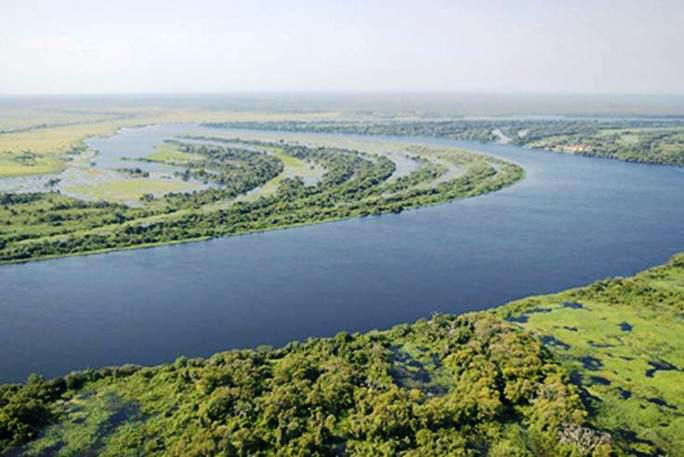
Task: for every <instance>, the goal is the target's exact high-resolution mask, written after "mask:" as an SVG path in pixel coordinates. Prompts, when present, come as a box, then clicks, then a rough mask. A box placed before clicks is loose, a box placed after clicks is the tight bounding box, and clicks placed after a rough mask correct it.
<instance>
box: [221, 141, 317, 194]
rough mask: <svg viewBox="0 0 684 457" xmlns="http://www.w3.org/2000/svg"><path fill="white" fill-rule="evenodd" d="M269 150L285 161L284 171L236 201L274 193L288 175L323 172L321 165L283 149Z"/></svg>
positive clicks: (314, 175) (304, 175)
mask: <svg viewBox="0 0 684 457" xmlns="http://www.w3.org/2000/svg"><path fill="white" fill-rule="evenodd" d="M269 152H270V153H271V154H273V155H274V156H276V157H278V159H280V160H281V161H282V162H283V165H284V167H285V168H284V170H283V172H282V173H280V174H279V175H278V176H276V177H275V178H273V179H271V180H270V181H268V182H267V183H266V184H264V185H263V186H261V187H259V188H258V189H256V190H255V191H254V192H250V193H249V194H246V195H244V196H242V197H238V198H237V199H235V200H234V201H254V200H256V199H258V198H259V197H262V196H266V195H273V194H275V193H276V192H277V191H278V187H279V186H280V183H281V182H282V180H283V179H285V178H287V177H295V176H299V177H301V178H313V177H318V176H320V175H322V174H323V170H322V169H321V168H320V167H318V166H312V165H311V164H309V163H307V162H305V161H303V160H300V159H298V158H296V157H292V156H290V155H287V154H285V153H284V152H283V151H282V150H281V149H278V148H270V149H269Z"/></svg>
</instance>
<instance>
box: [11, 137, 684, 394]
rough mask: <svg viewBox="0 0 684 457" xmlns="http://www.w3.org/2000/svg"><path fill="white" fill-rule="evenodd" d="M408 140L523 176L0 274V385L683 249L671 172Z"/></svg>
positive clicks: (363, 321) (305, 331)
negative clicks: (493, 158) (441, 198)
mask: <svg viewBox="0 0 684 457" xmlns="http://www.w3.org/2000/svg"><path fill="white" fill-rule="evenodd" d="M278 135H281V136H285V135H284V134H282V132H278ZM356 138H358V137H356ZM381 139H382V140H383V141H390V140H392V138H388V137H383V138H381ZM403 141H406V139H404V140H403ZM410 141H430V142H432V143H435V144H450V145H459V146H467V147H469V148H471V149H476V150H480V151H483V152H486V153H490V154H494V155H497V156H500V157H503V158H506V159H508V160H512V161H514V162H516V163H519V164H521V165H522V166H523V167H525V169H526V170H527V178H526V179H525V180H524V181H522V182H521V183H519V184H517V185H515V186H513V187H510V188H507V189H504V190H502V191H500V192H496V193H494V194H489V195H485V196H482V197H478V198H473V199H468V200H462V201H458V202H454V203H449V204H443V205H438V206H434V207H429V208H423V209H419V210H413V211H407V212H404V213H403V214H399V215H387V216H381V217H368V218H364V219H353V220H347V221H342V222H336V223H328V224H322V225H315V226H308V227H303V228H296V229H291V230H279V231H273V232H268V233H262V234H256V235H248V236H240V237H233V238H223V239H216V240H212V241H208V242H201V243H192V244H185V245H177V246H167V247H160V248H154V249H144V250H135V251H123V252H117V253H111V254H104V255H94V256H86V257H74V258H66V259H58V260H50V261H44V262H35V263H29V264H24V265H8V266H2V267H0V284H2V292H1V293H0V381H16V380H22V379H25V377H26V375H27V374H28V373H30V372H40V373H43V374H45V375H48V376H54V375H59V374H63V373H65V372H67V371H69V370H73V369H83V368H86V367H100V366H104V365H112V364H121V363H125V362H135V363H142V364H155V363H160V362H164V361H170V360H173V359H174V358H175V357H177V356H180V355H186V356H204V355H208V354H211V353H213V352H216V351H220V350H224V349H229V348H235V347H250V346H255V345H258V344H273V345H280V344H284V343H286V342H287V341H289V340H292V339H301V338H305V337H308V336H319V335H334V334H335V333H336V332H338V331H340V330H350V331H356V330H359V331H361V330H367V329H371V328H385V327H388V326H390V325H392V324H395V323H399V322H407V321H412V320H414V319H417V318H420V317H429V316H430V315H431V314H432V313H433V312H449V313H460V312H464V311H470V310H477V309H484V308H488V307H491V306H496V305H499V304H502V303H505V302H507V301H509V300H512V299H515V298H519V297H524V296H526V295H530V294H539V293H547V292H553V291H558V290H562V289H565V288H568V287H573V286H578V285H582V284H586V283H588V282H590V281H593V280H596V279H599V278H603V277H606V276H612V275H630V274H633V273H635V272H637V271H639V270H641V269H643V268H646V267H648V266H651V265H655V264H658V263H661V262H663V261H665V260H666V259H667V258H668V257H669V256H671V255H672V254H674V253H676V252H678V251H683V250H684V205H682V200H681V196H682V190H683V189H684V173H682V171H681V170H680V169H676V168H671V167H658V166H650V165H638V164H628V163H623V162H618V161H610V160H602V159H590V158H582V157H575V156H571V155H562V154H555V153H548V152H540V151H534V150H526V149H522V148H519V147H516V146H510V145H506V146H503V145H481V144H474V143H463V142H453V141H447V140H434V139H433V140H415V139H414V140H410Z"/></svg>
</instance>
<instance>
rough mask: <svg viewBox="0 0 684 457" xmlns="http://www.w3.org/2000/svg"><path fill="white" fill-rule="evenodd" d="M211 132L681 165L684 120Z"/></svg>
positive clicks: (257, 125)
mask: <svg viewBox="0 0 684 457" xmlns="http://www.w3.org/2000/svg"><path fill="white" fill-rule="evenodd" d="M205 125H206V126H208V127H213V128H217V129H220V128H247V129H261V130H277V131H278V130H280V131H293V132H318V133H353V134H366V135H400V136H431V137H440V138H449V139H454V140H476V141H482V142H487V141H502V142H506V143H513V144H518V145H521V146H526V147H530V148H539V149H545V150H550V151H557V152H567V153H572V154H578V155H584V156H589V157H604V158H611V159H619V160H625V161H629V162H642V163H653V164H664V165H677V166H684V119H682V118H678V117H674V118H664V119H659V118H652V119H649V118H645V119H629V118H625V119H619V118H616V119H611V118H603V119H594V118H589V117H587V118H549V119H537V118H533V117H532V118H511V119H509V118H488V119H455V120H415V121H383V122H377V121H376V122H365V121H364V122H362V121H347V122H340V121H326V122H315V121H289V122H227V123H207V124H205Z"/></svg>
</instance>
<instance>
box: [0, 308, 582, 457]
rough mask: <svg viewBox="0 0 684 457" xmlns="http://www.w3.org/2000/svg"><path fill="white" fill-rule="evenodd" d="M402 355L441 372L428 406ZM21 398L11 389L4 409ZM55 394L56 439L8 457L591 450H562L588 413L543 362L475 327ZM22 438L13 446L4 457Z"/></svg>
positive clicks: (506, 333)
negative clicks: (407, 380)
mask: <svg viewBox="0 0 684 457" xmlns="http://www.w3.org/2000/svg"><path fill="white" fill-rule="evenodd" d="M399 347H404V348H411V352H412V353H415V354H421V355H420V359H421V360H427V359H431V360H434V363H435V367H439V368H440V369H442V370H443V371H444V374H445V376H444V379H445V381H444V390H442V391H441V392H440V393H438V394H435V393H433V391H431V389H430V384H429V382H427V381H426V382H425V383H424V384H417V385H414V386H413V387H407V386H404V385H403V384H402V382H401V380H400V379H398V378H397V375H396V374H397V373H399V372H401V371H402V370H401V369H402V368H405V367H402V365H405V364H412V365H413V364H415V363H418V362H417V361H416V360H407V359H401V358H397V357H396V351H397V350H398V349H397V348H399ZM511 353H513V354H515V355H516V356H515V357H511ZM433 375H435V373H433V372H432V370H430V371H429V372H428V376H433ZM31 385H33V384H32V383H31V382H30V383H29V384H27V386H26V387H23V388H19V387H16V386H14V387H12V388H11V389H12V391H13V392H14V393H13V394H12V395H14V396H17V395H19V393H18V392H19V391H18V390H17V389H29V386H31ZM59 385H60V386H62V390H61V391H60V394H59V395H56V396H54V395H53V396H47V397H40V396H39V397H38V398H39V399H41V400H40V401H43V402H44V404H45V406H46V407H47V408H48V410H49V411H50V414H51V416H50V417H53V418H54V419H53V420H54V425H51V426H49V427H48V428H47V429H45V431H44V433H43V434H42V436H41V437H40V438H38V439H34V440H33V441H30V442H29V444H27V445H25V446H23V447H21V448H18V449H15V451H16V452H17V453H18V454H19V455H33V454H34V453H37V454H38V455H39V454H40V452H39V450H41V449H50V450H51V452H55V453H56V455H69V453H70V452H74V450H75V449H78V450H79V452H81V453H92V452H97V453H98V455H140V454H141V453H144V454H145V455H171V456H181V455H182V456H201V455H245V456H258V455H264V456H265V455H296V456H312V455H321V456H323V455H340V454H344V455H350V456H357V455H358V456H366V455H388V456H394V455H405V456H431V455H434V456H442V455H453V456H477V455H486V454H487V453H488V452H490V450H491V453H492V454H491V455H497V454H496V453H498V455H505V454H504V453H506V452H507V453H508V454H507V455H521V456H524V455H568V456H570V455H591V452H592V451H593V450H594V449H593V448H591V449H585V450H580V449H579V447H578V446H577V445H575V444H574V443H562V444H561V443H559V438H560V436H561V433H562V431H563V430H564V427H567V426H568V425H572V426H577V427H580V426H585V417H586V414H587V413H586V411H585V410H584V407H583V406H582V403H581V402H580V401H579V396H578V392H577V391H576V390H575V388H574V387H573V386H572V385H571V384H569V383H568V382H567V378H566V377H565V375H564V372H563V371H562V370H561V369H560V368H559V366H558V365H557V364H556V363H555V362H554V361H553V359H552V357H551V355H550V353H549V352H548V351H546V350H545V349H544V348H543V346H542V345H541V344H540V343H539V342H538V341H537V340H536V339H534V338H532V337H531V336H530V335H528V334H526V333H524V332H521V331H518V330H516V329H515V327H514V326H512V325H510V324H506V323H503V322H502V321H500V320H497V319H495V318H493V317H492V316H491V315H489V314H485V313H481V314H473V315H467V316H462V317H451V316H442V315H440V316H435V317H433V318H432V319H431V320H429V321H419V322H417V323H415V324H413V325H410V326H406V325H404V326H399V327H395V328H393V329H391V330H389V331H385V332H371V333H367V334H354V335H349V334H346V333H341V334H339V335H337V336H336V337H335V338H328V339H311V340H308V341H306V342H304V343H292V344H290V345H288V346H286V347H284V348H282V349H275V350H267V351H232V352H227V353H222V354H216V355H214V356H212V357H210V358H208V359H205V360H203V359H193V360H188V359H179V360H178V361H176V363H174V364H172V365H162V366H159V367H155V368H145V369H140V368H138V367H130V368H128V369H126V368H123V369H105V370H100V371H97V372H94V371H89V372H84V373H82V374H71V375H69V376H67V377H66V378H65V379H64V380H60V381H59ZM67 387H68V388H69V390H66V389H67ZM28 392H29V391H28V390H27V393H25V394H23V395H24V397H22V398H26V396H25V395H28ZM31 392H34V394H33V395H37V394H36V391H35V390H32V391H31ZM62 394H64V395H62ZM31 399H32V400H33V399H34V397H31ZM103 399H109V400H107V402H108V403H103ZM36 401H38V399H36ZM27 404H29V402H27ZM89 405H92V406H89ZM84 410H85V411H90V412H89V413H88V416H87V417H88V418H90V419H89V420H90V421H93V420H94V421H95V422H94V423H91V422H89V425H88V426H87V428H86V429H84V428H83V427H85V426H84V425H80V426H79V423H80V422H79V421H77V420H75V418H76V417H81V416H79V415H80V414H82V412H83V411H84ZM106 411H109V412H108V413H105V414H102V413H100V415H99V416H98V415H97V412H103V413H104V412H106ZM17 420H21V418H19V419H17ZM45 420H49V419H47V418H46V419H45ZM98 421H99V422H98ZM44 423H45V422H41V425H44ZM79 427H80V428H79ZM77 429H79V430H81V432H80V433H77V432H76V430H77ZM35 430H37V429H35ZM32 438H35V435H30V434H24V435H16V436H15V437H14V439H13V440H12V441H5V442H4V445H5V446H10V445H16V444H17V443H19V442H25V441H27V440H30V439H32Z"/></svg>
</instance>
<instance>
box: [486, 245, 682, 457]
mask: <svg viewBox="0 0 684 457" xmlns="http://www.w3.org/2000/svg"><path fill="white" fill-rule="evenodd" d="M497 314H498V315H499V316H501V317H504V318H506V319H508V320H509V321H512V322H516V323H517V324H518V325H520V326H521V327H522V328H524V329H525V330H527V331H529V332H531V333H532V334H534V335H536V336H538V337H539V338H540V339H541V340H542V341H545V342H546V345H547V347H548V348H549V349H550V350H551V351H552V352H553V353H554V354H555V355H556V360H559V361H560V363H561V365H563V366H564V367H565V368H566V369H567V370H568V371H569V372H570V374H571V378H572V379H573V380H574V382H575V383H576V384H577V385H578V386H579V387H580V389H581V390H582V393H583V396H584V397H585V400H586V402H587V404H588V405H590V407H591V408H592V409H593V410H595V411H596V414H595V416H594V418H593V419H592V423H593V424H594V425H595V426H596V427H599V428H601V429H604V430H610V431H611V433H613V436H615V437H618V438H621V439H623V440H625V441H627V442H629V443H630V444H631V446H630V447H631V449H632V451H633V453H634V454H635V455H670V456H679V455H684V415H683V414H682V411H684V337H683V336H682V335H684V255H680V256H678V257H675V258H674V259H673V260H672V261H671V262H670V263H669V264H668V265H666V266H663V267H658V268H653V269H651V270H648V271H646V272H643V273H641V274H639V275H637V276H635V277H633V278H626V279H622V278H618V279H612V280H608V281H600V282H597V283H595V284H593V285H591V286H589V287H586V288H582V289H576V290H570V291H566V292H563V293H560V294H556V295H549V296H543V297H532V298H528V299H525V300H521V301H518V302H515V303H511V304H510V305H507V306H504V307H502V308H501V309H500V310H498V312H497Z"/></svg>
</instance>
